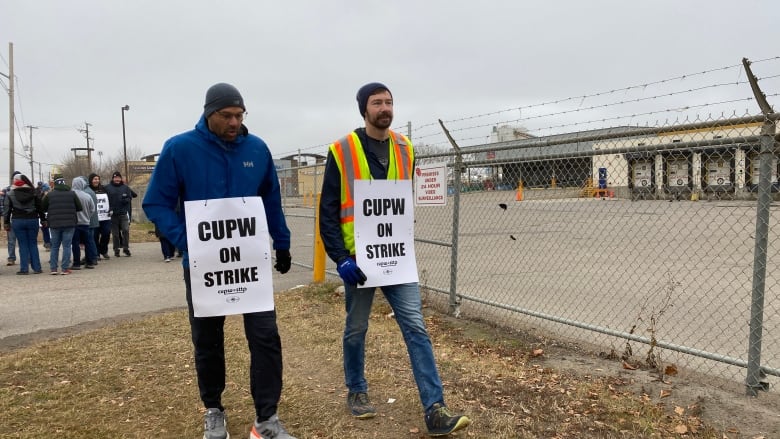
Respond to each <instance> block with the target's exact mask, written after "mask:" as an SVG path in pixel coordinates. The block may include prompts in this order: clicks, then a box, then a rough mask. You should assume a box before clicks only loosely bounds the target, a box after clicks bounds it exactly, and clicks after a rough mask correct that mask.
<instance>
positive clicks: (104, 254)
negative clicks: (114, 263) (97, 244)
mask: <svg viewBox="0 0 780 439" xmlns="http://www.w3.org/2000/svg"><path fill="white" fill-rule="evenodd" d="M101 256H103V259H111V258H109V257H108V253H103V254H102V255H101Z"/></svg>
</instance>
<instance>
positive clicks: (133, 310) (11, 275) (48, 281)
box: [0, 242, 311, 346]
mask: <svg viewBox="0 0 780 439" xmlns="http://www.w3.org/2000/svg"><path fill="white" fill-rule="evenodd" d="M3 250H4V246H3ZM131 250H132V252H133V256H132V257H129V258H128V257H120V258H113V257H112V258H111V259H110V260H108V261H101V262H100V264H99V265H98V266H97V268H95V269H94V270H86V269H82V270H80V271H75V272H74V273H73V274H72V275H70V276H59V275H58V276H51V275H49V274H48V271H49V270H48V264H47V263H46V262H44V264H43V265H44V274H39V275H27V276H17V275H15V273H16V271H17V270H18V265H16V266H11V267H7V266H5V265H3V266H0V285H2V287H1V288H0V346H2V345H3V344H6V345H8V344H15V343H14V341H15V340H17V339H19V337H18V336H19V335H22V334H31V333H36V332H38V331H43V332H46V331H51V330H57V329H62V328H68V327H72V326H75V325H80V324H84V323H90V322H95V321H100V320H102V319H106V318H113V317H117V316H123V315H133V314H138V313H147V312H154V311H160V310H165V309H171V308H182V307H185V306H186V301H185V298H184V281H183V280H182V267H181V259H177V260H175V261H173V262H170V263H166V262H164V261H163V259H162V255H161V252H160V245H159V243H156V242H149V243H138V244H134V245H132V247H131ZM292 254H293V259H294V262H296V261H298V255H296V253H295V248H293V251H292ZM41 257H42V258H43V259H45V260H46V261H48V257H49V253H47V252H43V251H41ZM300 258H301V259H300V260H302V261H304V263H305V264H308V265H310V264H311V260H310V258H311V256H304V255H301V256H300ZM306 258H308V259H306ZM310 282H311V270H310V269H308V268H301V267H296V266H293V268H292V269H291V270H290V271H289V272H288V273H287V274H284V275H280V274H278V273H276V272H274V289H275V291H284V290H288V289H290V288H293V287H295V286H297V285H306V284H309V283H310Z"/></svg>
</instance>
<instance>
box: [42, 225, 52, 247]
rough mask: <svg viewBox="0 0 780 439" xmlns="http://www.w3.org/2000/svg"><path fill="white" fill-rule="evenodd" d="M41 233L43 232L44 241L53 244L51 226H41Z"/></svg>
mask: <svg viewBox="0 0 780 439" xmlns="http://www.w3.org/2000/svg"><path fill="white" fill-rule="evenodd" d="M41 233H42V234H43V243H44V244H51V234H49V227H48V226H47V227H43V226H41Z"/></svg>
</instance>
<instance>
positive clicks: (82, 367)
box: [0, 284, 736, 439]
mask: <svg viewBox="0 0 780 439" xmlns="http://www.w3.org/2000/svg"><path fill="white" fill-rule="evenodd" d="M333 287H334V285H332V284H330V285H324V286H314V287H308V288H301V289H297V290H293V291H290V292H286V293H283V294H279V295H277V297H276V305H277V309H278V312H279V317H278V322H279V327H280V331H281V333H282V340H283V344H284V358H285V387H284V391H283V395H282V401H281V405H280V408H279V413H280V416H281V418H282V420H283V421H284V422H285V423H286V425H287V427H288V429H289V430H290V431H291V433H293V434H295V435H296V436H297V437H298V438H394V439H395V438H401V437H405V438H420V437H426V435H425V434H424V432H425V428H424V423H423V421H422V410H421V408H420V402H419V399H418V396H417V392H416V388H415V386H414V383H413V379H412V374H411V370H410V367H409V360H408V357H407V354H406V350H405V348H404V345H403V341H402V339H401V336H400V334H399V331H398V328H397V326H396V324H395V321H394V320H393V319H392V317H390V316H388V314H389V307H388V306H387V305H386V303H385V302H384V301H382V300H377V302H376V303H375V307H374V313H373V314H372V320H371V327H370V331H369V342H368V345H367V378H368V380H369V383H370V385H371V395H372V399H373V401H374V402H375V404H376V405H377V408H378V410H379V416H377V417H376V418H374V419H372V420H366V421H359V420H355V419H353V418H351V417H350V416H349V415H348V413H347V412H346V409H345V404H344V400H345V390H344V386H343V374H342V366H341V331H342V325H343V305H342V303H343V297H342V296H341V295H340V294H338V293H336V292H335V291H334V288H333ZM426 316H427V317H426V323H427V324H428V327H429V330H430V333H431V336H432V339H433V340H434V344H435V351H436V355H437V359H438V363H439V367H440V373H441V376H442V379H443V380H444V384H445V395H446V398H447V402H448V404H449V405H450V406H451V408H453V409H455V410H457V411H463V412H466V413H468V414H469V415H470V416H471V417H472V419H473V424H472V426H471V427H469V428H468V429H467V430H465V431H463V432H460V433H458V434H456V435H453V436H456V437H468V438H575V437H577V438H579V437H589V438H619V437H620V438H624V437H630V438H654V437H659V438H668V437H701V438H722V437H723V436H722V434H719V433H717V432H715V431H714V429H712V428H709V427H706V426H703V425H702V423H701V421H700V420H699V419H698V418H697V417H695V416H689V414H688V412H687V411H684V412H682V413H674V412H669V411H665V410H664V409H663V408H662V407H660V406H658V405H656V404H655V403H653V402H651V401H650V400H649V399H648V398H643V397H642V396H638V395H634V394H633V393H631V392H630V391H629V390H628V389H627V386H626V383H624V382H621V381H620V380H619V379H616V378H609V377H606V378H604V377H591V376H585V375H572V374H570V373H561V372H559V371H556V370H551V369H549V368H546V367H544V366H542V365H540V364H541V363H542V360H543V357H544V354H541V353H540V352H539V351H535V350H536V349H537V346H531V345H527V344H524V342H522V341H520V340H519V339H517V338H511V337H508V336H505V335H504V334H505V333H502V332H501V331H499V330H497V329H495V328H491V327H489V326H486V325H479V324H475V323H469V322H464V321H460V320H459V321H457V322H453V321H451V320H450V319H448V318H446V317H444V316H441V315H438V314H435V313H432V312H426ZM225 332H226V343H227V356H228V372H227V375H228V376H227V382H228V385H227V389H226V391H225V395H224V401H223V402H224V404H225V406H226V407H227V409H228V414H229V420H230V424H229V428H230V433H231V436H232V437H234V438H242V437H246V436H247V434H248V430H249V426H250V423H251V420H252V418H253V408H252V401H251V396H250V395H249V383H248V370H247V368H248V352H247V348H246V341H245V340H244V336H243V329H242V326H241V319H240V317H229V318H228V319H227V324H226V331H225ZM390 398H393V399H395V402H394V403H388V400H389V399H390ZM201 416H202V408H201V404H200V400H199V398H198V393H197V384H196V378H195V371H194V368H193V360H192V352H191V345H190V339H189V326H188V323H187V318H186V312H185V311H178V312H171V313H166V314H158V315H153V316H150V317H148V318H146V319H143V320H136V321H127V322H124V323H121V324H118V325H116V326H111V327H105V328H102V329H99V330H94V331H91V332H89V333H85V334H82V335H78V336H73V337H68V338H64V339H59V340H54V341H48V342H43V343H40V344H36V345H33V346H29V347H26V348H23V349H19V350H16V351H12V352H6V353H3V354H1V355H0V437H3V438H39V437H53V436H55V437H58V438H109V437H111V438H152V437H154V438H174V437H175V438H181V437H187V438H199V437H201V434H202V433H201ZM683 432H685V433H684V434H682V433H683ZM731 437H736V436H731Z"/></svg>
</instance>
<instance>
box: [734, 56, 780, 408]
mask: <svg viewBox="0 0 780 439" xmlns="http://www.w3.org/2000/svg"><path fill="white" fill-rule="evenodd" d="M742 65H743V66H744V67H745V72H746V74H747V78H748V81H749V82H750V87H751V88H752V89H753V95H754V96H755V97H756V102H757V103H758V106H759V107H760V108H761V111H762V112H763V113H764V115H765V116H769V115H770V114H772V107H770V106H769V103H768V102H767V101H766V95H764V93H763V92H762V91H761V90H760V89H759V87H758V81H757V80H756V77H755V76H753V72H752V71H751V70H750V62H749V61H748V60H747V58H743V59H742ZM775 125H776V122H775V121H774V120H773V119H769V118H768V117H767V119H766V120H765V121H764V124H763V125H762V126H761V136H760V137H761V151H760V153H759V157H760V165H759V166H760V168H759V177H758V205H757V207H756V240H755V251H754V253H753V290H752V292H751V299H750V334H749V335H748V361H747V375H746V377H745V388H746V389H745V390H746V394H747V396H758V392H759V391H760V390H764V391H766V390H768V389H769V382H768V381H767V380H766V375H765V374H764V372H763V371H762V370H761V341H762V333H763V327H764V292H765V288H766V254H767V246H768V245H769V239H768V235H769V208H770V205H771V204H772V162H773V161H774V160H773V159H774V156H775V154H774V146H775Z"/></svg>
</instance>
